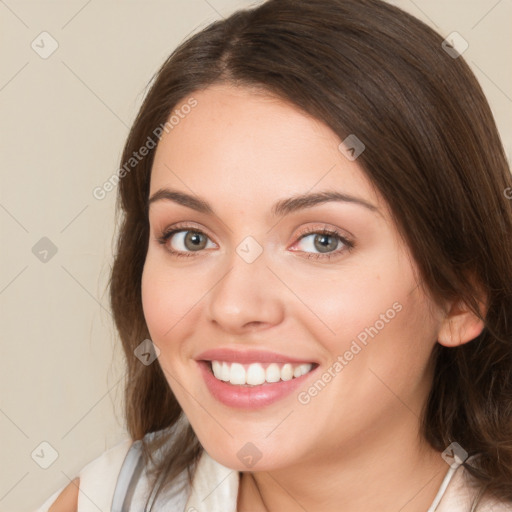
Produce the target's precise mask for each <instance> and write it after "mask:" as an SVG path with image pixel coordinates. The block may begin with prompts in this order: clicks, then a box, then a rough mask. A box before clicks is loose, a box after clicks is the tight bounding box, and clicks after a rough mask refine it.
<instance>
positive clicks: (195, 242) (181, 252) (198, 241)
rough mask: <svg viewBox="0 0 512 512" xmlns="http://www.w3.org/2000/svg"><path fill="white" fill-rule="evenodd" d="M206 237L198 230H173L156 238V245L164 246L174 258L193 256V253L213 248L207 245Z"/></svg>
mask: <svg viewBox="0 0 512 512" xmlns="http://www.w3.org/2000/svg"><path fill="white" fill-rule="evenodd" d="M208 240H209V238H208V236H207V235H206V234H205V233H203V232H202V231H201V230H199V229H190V228H189V229H183V228H181V229H179V228H177V227H176V228H174V229H170V230H168V231H166V232H164V233H163V234H162V235H161V236H160V237H158V238H157V241H158V243H160V244H162V245H165V246H166V248H167V250H168V251H169V252H170V253H171V254H173V255H175V256H194V254H193V253H195V252H200V251H202V250H203V249H207V248H211V245H213V246H215V244H213V242H211V241H210V242H211V245H208Z"/></svg>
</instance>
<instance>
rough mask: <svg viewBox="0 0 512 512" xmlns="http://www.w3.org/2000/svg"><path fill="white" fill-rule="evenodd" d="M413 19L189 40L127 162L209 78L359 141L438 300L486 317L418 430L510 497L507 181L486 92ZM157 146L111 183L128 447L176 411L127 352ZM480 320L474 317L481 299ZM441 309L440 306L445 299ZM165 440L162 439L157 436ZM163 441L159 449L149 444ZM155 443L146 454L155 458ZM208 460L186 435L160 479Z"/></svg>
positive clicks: (241, 25)
mask: <svg viewBox="0 0 512 512" xmlns="http://www.w3.org/2000/svg"><path fill="white" fill-rule="evenodd" d="M442 41H443V38H442V37H441V36H440V35H439V34H437V33H436V32H434V31H433V30H432V29H430V28H429V27H427V26H426V25H425V24H423V23H422V22H420V21H418V20H417V19H415V18H414V17H412V16H410V15H408V14H406V13H405V12H403V11H401V10H400V9H398V8H396V7H394V6H392V5H388V4H386V3H384V2H382V1H380V0H269V1H267V2H265V3H263V4H261V5H260V6H258V7H256V8H253V9H249V10H242V11H237V12H235V13H234V14H233V15H231V16H230V17H228V18H227V19H224V20H221V21H217V22H214V23H212V24H211V25H209V26H207V27H206V28H204V29H203V30H201V31H200V32H199V33H197V34H195V35H193V36H191V37H190V38H189V39H188V40H186V41H185V42H183V43H182V44H181V45H180V46H179V47H178V48H177V49H176V50H175V51H174V52H173V53H172V54H171V55H170V57H169V58H168V59H167V60H166V61H165V63H164V64H163V65H162V67H161V68H160V70H159V71H158V73H157V74H156V77H155V79H154V82H153V84H152V85H151V88H150V90H149V92H148V94H147V95H146V98H145V100H144V102H143V104H142V106H141V108H140V111H139V113H138V116H137V118H136V120H135V122H134V124H133V127H132V129H131V131H130V134H129V136H128V140H127V142H126V145H125V148H124V152H123V155H122V162H123V163H125V162H127V161H128V160H129V159H130V158H131V157H132V155H133V153H134V152H135V151H137V150H138V149H139V148H141V147H142V146H143V145H144V144H145V143H146V141H147V140H148V137H150V136H151V134H152V133H155V128H156V127H158V126H162V125H164V124H165V123H166V121H167V120H168V119H169V116H170V114H171V112H172V110H173V108H175V107H176V106H177V105H178V103H179V102H180V101H182V100H184V99H185V98H187V97H188V96H190V95H191V94H193V93H194V91H198V90H200V89H204V88H206V87H208V86H209V85H211V84H213V83H220V82H225V83H230V84H235V85H241V86H246V87H257V88H262V89H263V90H266V91H268V92H269V93H271V94H275V95H278V96H279V97H281V98H282V99H284V100H286V101H288V102H291V103H292V104H294V105H295V106H296V107H297V108H299V109H301V110H302V111H304V112H306V113H308V114H310V115H312V116H314V117H315V118H317V119H319V120H321V121H323V122H324V123H325V124H326V125H327V126H329V127H330V128H331V129H332V130H333V131H334V132H335V133H336V134H337V135H338V136H339V137H340V139H341V140H343V139H345V138H346V137H347V136H348V135H349V134H356V136H357V137H358V138H359V139H360V140H361V141H363V143H364V144H365V146H366V149H365V151H364V152H363V153H362V154H361V155H360V156H359V158H358V163H359V165H360V166H361V168H362V170H363V171H364V172H365V174H366V175H367V176H368V178H369V179H370V181H371V182H372V183H373V185H374V186H375V187H376V189H378V191H379V192H380V194H381V195H382V196H383V197H384V199H385V200H386V201H387V203H388V205H389V207H390V210H391V212H392V215H393V220H394V222H395V223H396V226H397V229H398V230H399V232H400V234H401V235H402V236H403V238H404V240H405V241H406V242H407V244H408V246H409V248H410V250H411V252H412V255H413V257H414V259H415V261H416V263H417V265H418V267H419V269H420V272H421V278H422V281H423V285H424V286H425V289H426V290H428V291H429V292H430V294H431V296H432V297H433V298H434V299H435V300H439V301H442V300H445V299H450V300H451V299H459V300H461V301H463V302H464V303H466V304H467V305H468V307H469V308H470V309H471V310H472V311H473V312H474V313H475V314H477V315H478V316H479V317H480V318H482V317H483V318H484V320H485V328H484V330H483V331H482V333H481V334H480V335H479V336H478V337H477V338H475V339H474V340H472V341H471V342H469V343H466V344H463V345H461V346H458V347H455V348H448V347H445V346H442V345H441V344H439V343H437V344H436V345H435V348H434V350H433V352H432V360H431V363H432V364H433V366H434V378H433V385H432V389H431V392H430V396H429V397H428V400H427V402H426V404H425V407H424V410H423V413H422V434H423V435H424V436H425V438H426V439H427V441H428V442H429V443H430V445H431V446H432V447H433V448H434V449H436V450H438V451H440V452H442V451H443V450H445V448H446V447H447V446H448V445H450V443H452V442H457V443H459V444H460V445H461V446H462V447H463V448H464V449H465V450H466V451H467V452H468V453H469V454H470V455H472V454H480V457H479V458H478V461H477V463H475V465H474V466H470V465H466V467H467V469H468V471H469V472H470V473H471V474H472V475H473V476H475V477H476V479H477V481H478V485H479V488H480V491H481V495H482V496H483V495H491V494H493V495H495V496H496V497H498V498H499V499H502V500H508V501H512V485H511V481H512V205H511V201H510V200H507V198H506V197H505V195H506V194H505V191H506V190H511V191H512V189H508V187H512V179H511V175H510V170H509V167H508V164H507V161H506V158H505V154H504V151H503V147H502V144H501V142H500V137H499V135H498V131H497V128H496V125H495V122H494V119H493V117H492V114H491V111H490V109H489V106H488V104H487V101H486V99H485V97H484V94H483V92H482V90H481V88H480V86H479V84H478V82H477V80H476V78H475V77H474V75H473V73H472V72H471V70H470V69H469V67H468V65H467V64H466V63H465V62H464V60H463V59H462V57H458V58H453V56H451V55H449V54H448V53H447V52H446V51H445V50H444V49H443V47H442ZM153 156H154V149H153V150H151V151H150V152H149V154H148V156H147V157H145V158H143V159H141V160H140V161H139V162H138V163H137V164H136V166H134V168H133V170H131V171H130V172H128V173H125V174H126V175H125V176H124V177H122V179H120V182H119V196H118V201H119V203H118V207H120V209H121V210H122V213H123V219H122V225H121V227H120V232H119V236H118V245H117V249H116V255H115V262H114V266H113V269H112V275H111V287H110V293H111V295H110V298H111V305H112V311H113V314H114V318H115V322H116V325H117V329H118V331H119V334H120V337H121V340H122V343H123V347H124V351H125V354H126V360H127V369H128V371H127V378H126V391H125V402H126V403H125V414H126V421H127V428H128V430H129V433H130V434H131V436H132V438H133V439H141V438H143V437H144V435H145V434H147V433H150V432H155V431H158V430H162V429H165V428H167V427H171V426H173V425H175V424H176V422H177V421H178V419H179V418H180V416H181V415H182V414H183V413H182V410H181V407H180V406H179V404H178V402H177V400H176V398H175V397H174V395H173V393H172V392H171V390H170V388H169V385H168V383H167V381H166V379H165V377H164V375H163V373H162V370H161V368H160V366H159V365H158V364H152V365H149V366H144V365H143V364H141V363H140V361H139V360H138V359H137V358H136V357H135V356H134V349H135V348H136V347H137V346H138V345H139V344H140V343H141V342H142V340H144V339H145V338H149V337H150V336H149V332H148V329H147V326H146V323H145V320H144V315H143V310H142V304H141V275H142V269H143V265H144V260H145V256H146V252H147V247H148V237H149V225H148V205H147V202H148V193H149V183H150V175H151V166H152V161H153ZM482 292H483V293H484V294H486V297H487V302H486V311H484V312H483V313H481V312H480V310H479V302H478V298H479V297H481V295H479V294H480V293H482ZM440 303H441V302H440ZM158 439H160V441H159V442H162V440H161V438H158ZM154 442H156V440H155V441H154ZM154 449H155V446H153V445H151V446H149V441H148V443H146V444H145V450H146V452H145V453H146V456H147V457H149V458H150V457H151V453H152V452H154ZM201 452H202V447H201V446H200V444H199V442H198V440H197V437H196V436H195V434H194V432H193V430H192V428H191V426H190V425H188V426H187V428H185V429H183V430H182V431H181V434H180V435H179V436H175V441H174V442H173V444H172V447H171V449H169V450H168V451H167V452H166V455H165V457H164V458H163V460H162V461H160V463H159V464H158V466H156V471H155V474H160V476H162V475H164V476H165V478H164V481H165V483H166V484H169V483H171V482H172V481H173V479H174V477H175V476H176V475H177V474H178V473H180V472H181V471H183V470H184V469H187V471H188V478H189V479H190V478H191V467H192V466H193V465H194V464H195V463H196V462H197V460H198V457H199V455H200V454H201Z"/></svg>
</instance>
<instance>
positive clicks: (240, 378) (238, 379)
mask: <svg viewBox="0 0 512 512" xmlns="http://www.w3.org/2000/svg"><path fill="white" fill-rule="evenodd" d="M229 382H231V384H247V383H246V381H245V369H244V367H243V366H242V365H241V364H240V363H232V364H231V372H230V374H229Z"/></svg>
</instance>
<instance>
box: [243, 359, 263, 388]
mask: <svg viewBox="0 0 512 512" xmlns="http://www.w3.org/2000/svg"><path fill="white" fill-rule="evenodd" d="M265 377H266V373H265V370H264V369H263V366H261V364H257V363H253V364H251V365H249V368H248V370H247V375H246V382H245V384H250V385H251V386H257V385H259V384H263V383H264V382H265Z"/></svg>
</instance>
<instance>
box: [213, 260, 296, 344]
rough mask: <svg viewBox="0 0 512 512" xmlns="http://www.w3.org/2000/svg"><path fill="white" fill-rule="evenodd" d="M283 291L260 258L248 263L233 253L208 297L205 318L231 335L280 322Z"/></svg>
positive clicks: (282, 308) (283, 308) (282, 310)
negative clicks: (224, 271)
mask: <svg viewBox="0 0 512 512" xmlns="http://www.w3.org/2000/svg"><path fill="white" fill-rule="evenodd" d="M285 295H286V294H285V291H284V290H283V289H282V286H280V283H279V280H278V279H277V278H276V276H275V275H274V273H272V272H271V271H270V270H269V268H267V266H266V261H265V258H264V256H263V254H262V255H260V257H259V258H258V259H257V260H256V261H253V262H252V263H247V262H246V261H244V260H243V259H242V258H241V257H240V256H239V255H238V254H236V253H234V254H233V257H232V258H231V259H230V261H229V267H228V269H227V271H226V273H224V277H222V278H221V279H220V281H219V282H218V283H217V284H216V285H215V286H214V287H213V289H212V291H211V293H209V294H208V295H207V297H208V299H207V300H208V304H207V307H206V312H207V319H208V321H210V322H213V323H214V324H216V325H217V326H218V327H219V328H221V329H223V330H224V331H226V332H230V333H233V334H243V333H244V332H249V331H252V330H254V329H255V328H260V329H263V328H268V327H270V326H273V325H277V324H279V323H280V322H282V320H283V317H284V310H285V307H284V304H283V299H284V298H285Z"/></svg>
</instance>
